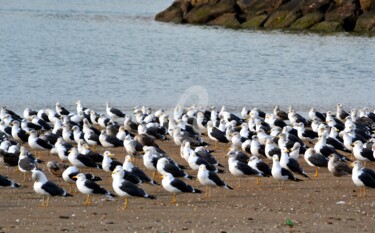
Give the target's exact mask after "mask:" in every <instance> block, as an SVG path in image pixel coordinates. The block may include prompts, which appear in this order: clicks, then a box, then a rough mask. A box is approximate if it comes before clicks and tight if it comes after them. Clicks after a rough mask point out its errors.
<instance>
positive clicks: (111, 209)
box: [0, 138, 375, 232]
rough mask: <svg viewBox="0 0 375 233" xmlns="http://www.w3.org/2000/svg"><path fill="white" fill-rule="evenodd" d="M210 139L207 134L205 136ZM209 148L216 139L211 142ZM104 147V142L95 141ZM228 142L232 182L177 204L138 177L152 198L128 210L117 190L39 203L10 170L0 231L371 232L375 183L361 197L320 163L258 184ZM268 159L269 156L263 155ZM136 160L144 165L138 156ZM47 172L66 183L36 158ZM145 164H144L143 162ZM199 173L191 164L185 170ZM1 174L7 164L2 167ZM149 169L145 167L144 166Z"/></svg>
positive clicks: (165, 145)
mask: <svg viewBox="0 0 375 233" xmlns="http://www.w3.org/2000/svg"><path fill="white" fill-rule="evenodd" d="M206 140H207V138H206ZM158 143H159V145H160V147H161V148H162V149H164V150H166V151H167V152H168V154H169V155H170V156H171V157H173V158H174V159H175V160H176V161H178V162H179V163H181V164H183V165H186V166H188V164H187V163H186V162H185V161H183V159H182V158H181V157H180V155H179V147H177V146H174V145H173V143H172V141H166V142H158ZM210 147H211V148H212V147H213V146H210ZM98 150H102V148H98ZM111 151H112V152H113V153H114V154H115V157H116V158H117V159H118V160H119V161H121V162H122V161H123V160H124V156H125V155H126V154H125V149H124V148H116V149H112V150H111ZM225 154H226V146H224V144H223V145H221V147H220V149H219V150H216V151H215V152H214V155H215V157H216V158H217V159H218V160H219V162H220V163H222V164H223V165H224V166H225V173H224V174H221V175H220V177H221V178H223V180H225V181H226V182H227V183H228V184H229V185H231V186H233V187H234V188H235V189H234V190H226V189H221V188H216V189H213V191H212V197H210V198H206V197H205V195H204V194H181V195H178V197H177V204H176V205H171V204H170V203H169V202H170V200H171V198H172V194H170V193H168V192H166V191H165V190H164V189H163V188H162V187H161V186H152V185H148V184H143V185H142V186H141V187H142V188H143V189H144V190H146V191H147V192H148V193H149V194H152V195H155V196H156V197H157V199H156V200H148V199H147V200H146V199H140V198H132V199H130V201H129V208H128V209H127V210H124V211H121V210H118V208H119V207H120V205H121V204H122V202H123V199H121V198H118V197H117V198H115V200H114V201H107V200H105V198H103V197H101V196H94V197H93V203H92V205H91V206H85V205H84V201H85V198H86V197H85V195H83V194H81V193H73V195H74V196H73V197H69V198H61V197H56V198H51V200H50V206H49V207H38V206H40V205H41V196H39V195H37V194H35V193H34V190H33V187H32V185H33V182H32V181H27V182H25V183H23V182H22V179H23V174H21V173H20V172H17V171H14V170H15V169H14V168H13V169H12V170H13V171H12V173H10V174H9V177H10V178H12V179H13V180H15V181H17V182H19V183H21V185H22V187H21V188H18V189H12V188H3V189H1V199H0V209H1V212H2V216H1V218H0V231H1V232H21V231H29V232H50V231H54V232H76V231H80V232H106V231H110V232H366V231H368V232H371V231H372V230H371V229H373V228H374V226H375V221H374V218H375V212H374V205H375V202H374V195H375V193H374V191H373V190H369V191H368V194H367V196H366V197H358V195H357V194H358V190H357V188H356V187H355V186H354V184H353V182H352V180H351V177H341V178H336V177H334V176H332V174H330V173H329V172H328V170H327V169H320V174H319V177H318V178H311V179H310V180H309V179H305V178H304V179H303V180H304V181H303V182H298V183H297V182H286V184H285V186H284V189H283V190H280V189H279V187H278V182H277V181H276V180H274V179H273V178H263V179H262V184H261V185H256V184H255V182H256V178H255V177H245V178H241V187H239V188H238V187H237V182H238V179H237V178H236V177H234V176H233V175H231V174H230V173H229V171H228V166H227V165H228V161H227V159H226V158H224V156H225ZM40 158H41V159H43V160H45V161H49V160H58V157H57V156H55V155H48V154H46V153H42V154H41V156H40ZM264 161H266V162H267V163H269V164H271V163H270V161H267V160H266V159H264ZM299 162H300V163H301V165H302V166H303V168H304V169H305V171H306V172H307V173H308V174H309V175H310V177H312V175H313V173H314V169H313V168H311V167H309V166H307V164H306V162H305V161H304V160H303V158H300V160H299ZM136 164H137V165H138V166H139V167H141V168H142V169H144V166H143V163H142V160H141V158H137V159H136ZM40 167H41V168H42V169H43V170H45V171H44V172H45V173H46V174H47V177H48V178H49V179H50V180H52V181H54V182H56V183H57V184H59V185H62V186H63V187H64V188H66V189H68V186H67V185H66V184H63V182H62V181H60V180H59V179H58V178H56V177H53V176H52V175H51V174H49V173H48V171H47V170H46V167H45V165H44V164H43V165H41V166H40ZM144 170H145V169H144ZM187 172H188V173H189V174H191V175H194V176H196V173H197V172H196V171H192V170H187ZM0 173H1V174H5V173H6V169H5V168H4V167H1V168H0ZM93 173H94V174H96V175H98V176H101V177H102V178H103V181H100V182H99V183H100V184H101V185H102V186H103V187H105V188H107V189H109V190H112V186H111V182H112V179H111V178H110V174H106V173H105V172H104V171H102V170H95V171H93ZM146 173H147V174H148V175H151V172H150V171H146ZM187 182H188V183H189V184H191V185H192V186H194V187H196V188H199V189H202V190H205V187H203V186H202V185H200V184H199V182H198V181H196V180H194V181H187Z"/></svg>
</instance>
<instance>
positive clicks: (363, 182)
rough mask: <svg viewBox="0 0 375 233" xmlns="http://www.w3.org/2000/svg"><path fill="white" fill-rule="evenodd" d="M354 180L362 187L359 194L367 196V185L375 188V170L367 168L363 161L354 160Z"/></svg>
mask: <svg viewBox="0 0 375 233" xmlns="http://www.w3.org/2000/svg"><path fill="white" fill-rule="evenodd" d="M352 180H353V183H354V184H355V185H356V186H358V187H360V190H359V196H366V187H369V188H375V172H374V171H373V170H371V169H368V168H365V167H364V166H363V163H362V162H361V161H358V160H357V161H354V167H353V173H352Z"/></svg>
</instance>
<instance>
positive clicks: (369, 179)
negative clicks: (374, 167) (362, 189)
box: [358, 172, 375, 188]
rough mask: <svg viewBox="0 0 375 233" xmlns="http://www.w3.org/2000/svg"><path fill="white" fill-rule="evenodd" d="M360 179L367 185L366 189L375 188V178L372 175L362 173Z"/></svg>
mask: <svg viewBox="0 0 375 233" xmlns="http://www.w3.org/2000/svg"><path fill="white" fill-rule="evenodd" d="M358 178H359V179H360V180H361V181H362V182H363V183H364V184H365V186H366V187H370V188H375V178H374V177H373V176H372V175H371V174H369V173H367V172H362V174H361V175H359V177H358Z"/></svg>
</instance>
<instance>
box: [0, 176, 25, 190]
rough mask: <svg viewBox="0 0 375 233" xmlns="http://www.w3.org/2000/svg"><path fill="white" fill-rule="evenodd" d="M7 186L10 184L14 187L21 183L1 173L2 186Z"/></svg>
mask: <svg viewBox="0 0 375 233" xmlns="http://www.w3.org/2000/svg"><path fill="white" fill-rule="evenodd" d="M7 186H10V187H12V188H18V187H20V185H19V184H17V183H16V182H14V181H13V180H10V179H8V178H7V177H5V176H2V175H0V188H2V187H7Z"/></svg>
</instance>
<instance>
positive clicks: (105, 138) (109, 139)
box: [99, 130, 124, 147]
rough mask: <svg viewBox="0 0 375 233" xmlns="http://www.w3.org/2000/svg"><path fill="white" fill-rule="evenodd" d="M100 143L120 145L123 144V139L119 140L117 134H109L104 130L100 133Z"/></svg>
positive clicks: (109, 145) (106, 145) (111, 145)
mask: <svg viewBox="0 0 375 233" xmlns="http://www.w3.org/2000/svg"><path fill="white" fill-rule="evenodd" d="M99 141H100V144H102V146H103V147H120V146H123V143H124V142H123V141H121V140H119V139H118V138H116V137H115V136H110V135H107V133H106V131H105V130H102V131H101V133H100V135H99Z"/></svg>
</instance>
